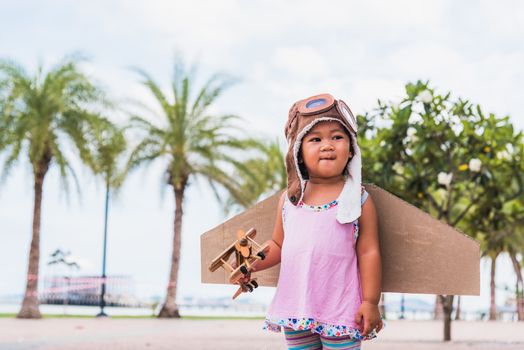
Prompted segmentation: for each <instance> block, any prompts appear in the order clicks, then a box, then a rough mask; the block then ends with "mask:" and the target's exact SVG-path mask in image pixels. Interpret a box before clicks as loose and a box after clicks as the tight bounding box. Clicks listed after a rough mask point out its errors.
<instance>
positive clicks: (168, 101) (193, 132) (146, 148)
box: [128, 63, 258, 317]
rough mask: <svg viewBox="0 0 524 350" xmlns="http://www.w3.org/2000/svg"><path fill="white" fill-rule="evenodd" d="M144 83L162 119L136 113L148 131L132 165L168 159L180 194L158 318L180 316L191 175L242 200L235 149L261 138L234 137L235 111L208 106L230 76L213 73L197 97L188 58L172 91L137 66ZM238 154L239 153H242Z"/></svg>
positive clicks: (170, 179) (168, 173)
mask: <svg viewBox="0 0 524 350" xmlns="http://www.w3.org/2000/svg"><path fill="white" fill-rule="evenodd" d="M135 71H136V72H137V74H138V75H139V76H140V77H141V79H142V81H141V82H142V84H143V85H144V86H145V87H146V88H147V89H148V91H149V92H150V93H151V95H152V96H153V97H154V99H155V101H156V102H157V103H158V105H159V107H160V111H161V112H160V114H161V116H160V119H161V121H160V124H159V123H153V122H151V121H149V120H147V119H146V118H144V117H143V116H138V115H132V117H131V123H132V125H133V126H135V127H138V128H139V129H140V130H142V131H143V132H144V136H143V137H142V138H141V139H140V142H139V143H138V144H137V145H136V147H135V148H134V149H133V151H132V153H131V156H130V160H129V163H128V169H129V170H130V169H133V168H135V167H137V166H138V165H140V164H143V163H144V164H150V163H151V162H152V161H153V160H156V159H161V160H162V161H164V162H165V177H164V180H163V181H165V184H166V185H168V186H170V187H171V189H172V190H173V194H174V199H175V213H174V214H175V215H174V228H173V229H174V232H173V250H172V257H171V268H170V272H169V283H168V286H167V292H166V299H165V302H164V304H163V306H162V308H161V310H160V313H159V315H158V317H180V315H179V312H178V306H177V305H176V300H175V299H176V292H177V279H178V269H179V261H180V246H181V228H182V216H183V210H182V208H183V204H184V194H185V191H186V189H187V187H188V186H189V184H190V179H192V178H203V179H205V180H207V181H209V183H211V184H212V189H213V191H214V192H215V194H216V195H217V196H219V194H218V189H217V187H216V185H220V186H221V187H223V188H225V189H226V191H227V192H228V193H229V194H230V195H231V196H232V197H233V198H234V199H235V200H236V201H237V202H240V203H245V202H246V198H245V197H246V195H245V193H243V192H242V191H241V190H240V189H239V184H238V181H237V180H236V179H234V178H233V177H232V176H230V173H231V171H233V170H234V169H235V168H240V167H242V166H243V165H242V162H241V161H238V160H236V159H237V157H235V154H233V153H232V152H237V153H242V151H243V150H247V149H250V148H252V147H255V146H256V145H258V142H256V141H254V140H252V139H248V138H241V137H239V136H234V135H233V134H232V132H233V131H240V129H239V128H238V127H236V126H235V125H234V124H233V122H234V121H235V120H237V119H238V117H236V116H233V115H220V116H211V115H210V114H209V113H208V109H209V106H210V105H211V104H212V103H213V102H215V100H216V99H217V97H219V96H220V95H221V94H222V92H223V91H224V90H225V89H226V88H227V87H229V85H230V84H231V80H228V79H226V78H225V77H223V76H221V75H214V76H212V77H211V78H210V79H209V80H207V82H205V84H204V85H203V87H202V88H200V90H199V91H198V92H197V93H196V95H195V98H194V99H193V98H192V88H193V82H194V79H193V77H194V75H193V73H192V72H193V71H194V70H190V71H187V70H186V68H185V67H184V64H183V63H175V66H174V75H173V80H172V82H171V85H172V87H171V93H170V96H168V95H166V94H165V93H164V92H162V90H161V88H160V86H159V85H158V84H157V83H156V82H155V81H154V80H153V78H152V77H151V76H150V75H148V74H147V73H146V72H145V71H143V70H140V69H136V70H135ZM237 156H238V154H237Z"/></svg>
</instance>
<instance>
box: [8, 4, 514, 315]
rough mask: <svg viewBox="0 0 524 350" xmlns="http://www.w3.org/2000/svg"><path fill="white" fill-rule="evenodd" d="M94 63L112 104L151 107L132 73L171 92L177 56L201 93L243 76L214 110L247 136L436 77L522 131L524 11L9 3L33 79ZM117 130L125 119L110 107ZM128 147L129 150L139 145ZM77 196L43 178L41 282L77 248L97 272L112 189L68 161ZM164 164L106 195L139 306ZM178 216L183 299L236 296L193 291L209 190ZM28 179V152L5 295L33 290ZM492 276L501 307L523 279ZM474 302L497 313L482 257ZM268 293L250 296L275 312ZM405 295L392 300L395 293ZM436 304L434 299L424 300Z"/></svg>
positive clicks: (212, 220) (20, 175)
mask: <svg viewBox="0 0 524 350" xmlns="http://www.w3.org/2000/svg"><path fill="white" fill-rule="evenodd" d="M75 52H81V53H83V54H84V55H86V56H88V57H89V60H88V61H87V62H85V63H83V64H82V69H83V70H84V71H85V72H86V73H87V74H89V75H90V76H91V77H92V78H93V79H94V80H95V81H97V82H98V83H99V84H100V85H101V86H103V87H104V88H105V89H106V90H107V91H108V93H109V95H110V96H111V98H112V99H113V100H114V101H116V102H117V103H119V104H121V105H123V106H125V105H128V104H129V101H130V100H139V101H143V102H144V103H146V104H147V105H149V106H151V107H152V108H156V105H155V104H154V101H153V100H152V99H151V97H150V96H149V95H148V93H147V91H146V90H145V89H144V88H143V87H142V86H141V85H140V84H139V77H138V76H137V74H136V73H135V72H133V70H132V69H131V67H138V68H141V69H144V70H145V71H147V72H148V73H149V74H151V75H152V76H153V77H154V79H155V80H156V81H157V82H158V83H159V84H160V85H161V86H162V87H163V88H164V89H165V90H166V91H168V89H169V84H170V80H171V77H172V67H173V64H174V62H175V58H176V57H178V58H183V59H184V60H185V61H186V62H187V64H189V65H190V64H193V63H196V64H198V67H199V69H198V75H197V83H199V84H201V83H202V82H204V81H205V80H206V78H208V77H210V76H211V75H212V74H214V73H216V72H223V73H227V74H229V75H230V76H232V77H234V78H235V79H236V80H237V83H236V84H235V85H234V86H232V87H231V88H229V89H228V90H227V91H226V92H225V93H224V94H223V95H222V96H221V97H220V98H219V99H218V100H217V102H216V104H214V105H213V106H212V107H211V110H210V111H211V112H212V113H215V114H217V115H220V114H231V113H232V114H236V115H239V116H241V117H242V118H243V124H242V125H243V126H244V127H245V128H246V130H247V132H248V133H249V134H251V135H254V136H255V135H256V136H262V137H267V138H271V139H274V138H276V137H278V138H279V140H280V142H281V144H282V146H283V147H285V140H284V137H283V127H284V123H285V120H286V117H287V111H288V109H289V107H290V105H291V104H292V102H293V101H295V100H297V99H300V98H304V97H307V96H311V95H314V94H318V93H321V92H330V93H331V94H333V95H334V96H336V97H337V98H342V99H344V100H345V101H346V102H347V103H348V104H349V105H350V106H351V108H352V110H353V111H354V112H356V113H364V112H366V111H370V110H371V109H372V108H374V107H375V106H376V103H377V99H382V100H386V101H398V100H399V99H400V98H401V96H402V95H403V91H404V90H403V89H404V85H405V84H406V83H408V82H414V81H416V80H418V79H421V80H430V81H431V86H433V87H434V88H435V89H436V90H437V91H438V92H446V91H451V92H452V94H453V96H455V97H462V98H467V99H470V100H471V101H473V102H474V103H479V104H481V106H482V107H483V109H484V111H487V112H492V113H495V114H496V115H498V116H504V115H509V116H510V118H511V121H512V122H513V124H514V125H515V126H516V128H517V129H519V130H522V129H524V115H523V113H522V112H521V110H520V107H521V104H522V97H523V96H524V94H523V92H524V90H523V88H522V85H521V84H522V82H523V81H524V65H523V64H522V62H524V3H522V2H519V1H497V2H493V1H461V2H457V1H424V2H415V1H394V2H393V1H365V2H362V1H326V2H323V3H322V5H320V3H319V2H318V1H309V0H306V1H305V0H301V1H294V0H292V1H285V2H284V1H249V2H245V1H234V0H225V1H216V0H215V1H198V0H194V1H147V2H144V1H124V0H106V1H97V0H95V1H75V2H70V1H65V0H64V1H53V0H51V1H46V2H42V1H24V0H22V1H17V2H7V1H5V0H0V57H1V58H5V59H11V60H14V61H16V62H17V63H19V64H20V65H22V66H23V67H25V69H26V70H27V71H29V72H35V70H36V67H37V66H38V65H39V64H43V65H44V67H50V66H52V65H54V64H57V63H58V62H59V61H60V60H61V59H63V58H64V57H65V56H66V55H70V54H72V53H75ZM112 118H114V120H115V121H118V122H123V121H125V119H126V115H125V114H123V113H115V115H113V116H112ZM131 141H133V140H131ZM73 163H74V165H75V169H76V170H77V173H78V175H79V178H80V181H81V196H79V195H78V194H77V193H76V191H74V190H73V191H71V193H70V195H69V197H67V196H65V195H64V192H63V188H62V187H61V185H60V182H59V177H58V172H57V171H56V169H52V170H51V171H50V172H49V174H48V176H47V177H46V182H45V185H44V199H43V209H42V228H41V260H40V266H41V270H40V271H41V273H42V275H46V274H52V273H58V272H60V271H58V270H57V269H56V268H53V267H49V266H47V265H46V264H47V262H48V261H49V255H50V254H51V253H52V252H53V251H54V250H56V249H59V248H60V249H64V250H68V251H71V253H72V255H73V256H74V258H75V259H76V260H77V261H78V262H79V263H80V265H81V267H82V268H81V270H80V271H78V272H76V273H78V274H99V273H100V271H101V252H102V238H103V210H104V208H103V204H104V195H105V194H104V186H103V185H102V184H101V182H100V181H99V180H97V179H94V178H93V177H92V176H91V175H90V174H89V172H87V170H86V169H84V168H82V167H81V166H80V165H79V164H77V163H75V161H73ZM163 166H164V164H163V163H162V162H157V163H154V164H153V165H152V166H151V167H149V168H144V169H140V170H138V171H136V172H135V173H133V174H131V176H130V177H129V178H128V180H127V182H126V183H125V185H124V187H123V188H122V190H121V193H120V194H119V196H118V197H117V198H115V199H113V200H112V201H111V207H110V217H109V232H108V235H109V238H108V260H107V270H108V274H109V275H130V276H132V277H133V278H134V280H135V282H136V288H137V293H138V294H139V296H142V297H150V296H153V295H158V296H163V295H164V294H165V287H166V285H167V278H168V269H169V263H170V256H171V246H172V245H171V242H172V223H173V214H174V198H173V194H172V192H171V191H170V189H169V188H166V187H165V186H163V185H162V181H161V180H162V170H163V169H164V168H163ZM186 199H187V200H186V203H185V206H184V221H183V233H182V256H181V269H180V275H179V294H178V297H179V298H181V297H184V296H197V297H199V296H202V297H204V296H213V297H214V296H216V297H220V296H228V295H231V294H232V293H233V292H234V287H231V286H225V287H224V286H215V285H203V284H201V283H200V276H199V274H200V247H199V236H200V234H201V233H203V232H205V231H207V230H209V229H211V228H213V227H215V226H216V225H218V224H219V223H221V222H222V221H223V220H224V215H223V214H222V211H221V209H220V207H219V206H218V204H217V202H216V200H215V199H214V196H213V195H212V193H211V189H210V188H209V187H208V186H207V185H206V184H205V182H195V183H192V184H191V185H190V187H189V190H188V191H187V196H186ZM32 205H33V194H32V176H31V171H30V169H29V166H28V163H27V159H26V158H22V159H21V160H20V163H19V165H18V166H17V167H16V168H15V169H14V171H13V172H12V173H11V176H10V177H9V178H8V179H7V181H5V182H4V183H3V184H2V185H1V187H0V281H2V282H1V283H0V296H2V295H9V294H19V293H22V292H23V290H24V285H25V278H26V270H27V260H28V250H29V244H30V238H31V219H32ZM508 260H509V259H506V258H504V257H503V258H502V259H501V261H500V263H499V264H498V266H497V282H498V286H499V290H498V295H497V302H498V303H499V304H503V303H504V300H505V298H506V297H507V296H508V293H507V292H505V291H504V288H505V286H509V287H510V288H512V286H513V285H514V275H513V273H512V270H511V267H510V264H509V261H508ZM481 272H482V277H481V284H482V286H481V290H482V291H481V296H480V297H466V298H464V303H465V307H466V308H467V307H469V308H471V309H474V308H486V307H487V306H488V305H489V280H488V274H489V263H488V262H486V261H482V262H481ZM273 292H274V289H272V288H261V289H259V290H257V291H256V293H254V294H253V295H252V297H253V298H256V299H258V300H261V301H264V302H268V301H269V300H270V299H271V296H272V294H273ZM397 297H398V295H391V298H392V299H394V298H397ZM426 298H429V299H428V300H431V297H426Z"/></svg>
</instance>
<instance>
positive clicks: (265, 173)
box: [217, 139, 287, 215]
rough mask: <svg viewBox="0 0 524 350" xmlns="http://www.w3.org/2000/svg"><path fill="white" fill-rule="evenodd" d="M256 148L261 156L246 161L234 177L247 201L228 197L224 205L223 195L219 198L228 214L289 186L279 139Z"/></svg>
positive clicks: (260, 144)
mask: <svg viewBox="0 0 524 350" xmlns="http://www.w3.org/2000/svg"><path fill="white" fill-rule="evenodd" d="M256 148H257V150H258V151H259V152H260V154H257V155H256V156H254V157H252V158H250V159H247V160H246V161H244V162H243V163H242V166H241V167H238V168H237V169H236V171H235V173H234V174H233V178H235V179H238V181H239V184H240V191H241V192H242V193H244V194H245V196H246V200H245V201H244V202H239V201H237V200H236V199H235V198H234V197H233V196H229V198H228V199H227V200H226V201H225V202H223V201H222V200H221V198H220V196H217V200H218V201H219V202H220V203H222V206H223V208H224V213H225V214H226V215H227V214H229V213H230V212H232V211H234V210H235V209H243V208H247V207H249V206H251V205H254V204H255V203H257V202H258V201H259V200H261V199H262V198H264V197H266V196H268V195H271V194H273V193H275V192H277V191H280V190H282V189H284V188H285V187H286V186H287V173H286V164H285V160H284V154H283V153H282V150H281V149H280V144H279V141H278V139H275V140H272V141H269V142H265V141H259V145H257V146H256Z"/></svg>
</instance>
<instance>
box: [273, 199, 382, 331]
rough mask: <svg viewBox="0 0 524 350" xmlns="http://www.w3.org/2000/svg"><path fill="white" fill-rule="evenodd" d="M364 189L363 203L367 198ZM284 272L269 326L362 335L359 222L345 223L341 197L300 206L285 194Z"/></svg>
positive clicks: (281, 268)
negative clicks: (339, 211)
mask: <svg viewBox="0 0 524 350" xmlns="http://www.w3.org/2000/svg"><path fill="white" fill-rule="evenodd" d="M367 195H368V194H367V192H366V191H365V190H364V189H363V190H362V199H361V204H363V203H364V201H365V200H366V198H367ZM284 197H285V200H284V205H283V207H282V219H283V227H284V242H283V244H282V252H281V263H280V276H279V279H278V285H277V289H276V292H275V296H274V298H273V301H272V303H271V305H270V306H269V310H268V314H267V317H266V321H265V323H264V329H267V330H271V331H277V332H278V331H280V329H281V327H289V328H293V329H295V330H303V329H310V330H311V331H312V332H315V333H319V334H322V335H326V336H343V335H351V336H353V337H354V338H355V339H371V338H374V337H375V336H376V335H375V334H371V335H369V336H367V337H365V338H363V337H362V336H361V335H360V331H359V330H358V325H357V324H356V323H355V314H356V312H357V311H358V308H359V307H360V304H361V303H362V291H361V288H360V276H359V271H358V265H357V253H356V249H355V245H356V242H357V238H358V220H355V221H354V222H352V223H349V224H340V223H339V222H338V221H337V220H336V214H337V209H338V205H337V204H338V202H337V200H335V201H333V202H331V203H329V204H325V205H321V206H310V205H307V204H304V203H298V204H297V206H294V205H292V204H291V202H289V199H288V198H287V195H284Z"/></svg>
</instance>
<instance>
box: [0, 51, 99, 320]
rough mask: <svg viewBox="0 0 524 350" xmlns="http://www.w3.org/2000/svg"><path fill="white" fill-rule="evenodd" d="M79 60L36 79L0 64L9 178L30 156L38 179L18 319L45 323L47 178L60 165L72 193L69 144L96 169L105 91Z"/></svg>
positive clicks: (0, 121)
mask: <svg viewBox="0 0 524 350" xmlns="http://www.w3.org/2000/svg"><path fill="white" fill-rule="evenodd" d="M78 62H79V59H78V58H74V57H73V58H67V59H65V60H64V61H63V62H61V63H60V64H58V65H56V66H54V67H52V68H51V69H50V70H48V71H47V72H44V69H43V68H42V66H40V67H39V68H38V70H37V72H36V74H35V75H33V76H31V75H29V74H28V73H27V72H26V71H25V69H23V68H22V67H21V66H19V65H18V64H16V63H15V62H12V61H7V60H2V61H0V130H1V136H0V139H1V140H2V143H1V147H2V148H1V149H0V151H4V152H6V154H7V155H6V158H5V161H4V164H3V168H4V173H3V175H2V178H3V179H4V178H5V177H6V176H7V175H8V174H9V171H10V169H11V168H12V167H13V166H14V165H15V164H16V162H17V161H18V160H19V158H20V156H21V154H22V153H26V154H27V156H28V158H29V161H30V163H31V167H32V170H33V176H34V208H33V227H32V241H31V247H30V251H29V264H28V270H27V283H26V290H25V294H24V299H23V302H22V307H21V309H20V312H19V313H18V315H17V317H18V318H40V317H41V315H40V311H39V307H38V267H39V259H40V220H41V208H42V197H43V193H42V192H43V191H42V190H43V186H44V179H45V176H46V174H47V173H48V171H49V169H50V167H51V166H53V165H55V164H56V165H57V166H58V170H59V171H60V177H61V180H62V182H63V185H64V187H65V189H66V191H68V188H69V187H68V180H69V179H70V178H71V177H72V178H73V179H74V180H75V183H76V185H77V187H79V186H78V181H77V179H76V175H75V173H74V171H73V169H72V168H71V165H70V161H69V160H68V159H67V158H66V153H65V151H66V148H67V146H66V143H70V144H72V145H73V146H74V148H75V149H76V151H77V153H78V155H79V157H80V159H81V160H82V162H84V163H85V164H87V165H92V162H93V158H92V156H91V150H90V148H89V146H90V143H89V135H90V132H91V130H92V129H93V125H96V124H97V123H99V122H100V120H102V119H103V118H101V117H100V116H99V114H98V112H97V111H96V109H99V108H101V107H103V106H105V105H106V103H105V101H104V97H103V94H102V91H101V90H100V89H99V88H97V87H96V86H95V85H94V84H93V83H92V82H91V81H90V80H89V79H88V77H87V76H86V75H84V74H83V73H81V72H80V71H79V68H78Z"/></svg>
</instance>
